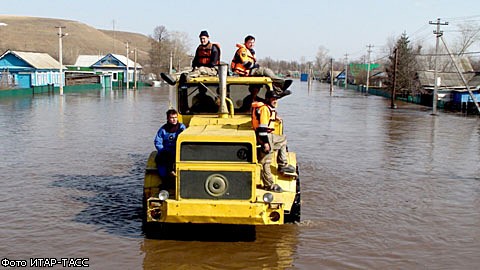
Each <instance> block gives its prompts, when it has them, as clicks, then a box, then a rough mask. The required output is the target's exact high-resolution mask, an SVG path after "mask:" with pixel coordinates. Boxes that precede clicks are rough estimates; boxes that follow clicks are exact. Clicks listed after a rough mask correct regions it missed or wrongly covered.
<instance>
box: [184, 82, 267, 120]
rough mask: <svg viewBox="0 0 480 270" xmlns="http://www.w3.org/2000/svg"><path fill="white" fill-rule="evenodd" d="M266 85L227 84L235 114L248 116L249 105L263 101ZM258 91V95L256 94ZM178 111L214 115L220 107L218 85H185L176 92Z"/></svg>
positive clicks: (228, 94) (228, 96)
mask: <svg viewBox="0 0 480 270" xmlns="http://www.w3.org/2000/svg"><path fill="white" fill-rule="evenodd" d="M267 88H268V86H267V85H260V84H259V85H252V84H229V85H227V98H230V99H231V100H232V102H233V107H234V110H235V114H249V113H250V107H251V103H252V102H253V101H255V100H257V101H263V98H264V97H265V92H266V91H267ZM254 89H258V94H256V97H254V96H255V94H254V93H253V92H256V90H254ZM178 95H179V96H178V101H179V111H180V113H181V114H216V113H218V109H219V106H220V98H219V97H220V90H219V86H218V84H203V83H202V84H187V87H183V88H180V89H179V91H178Z"/></svg>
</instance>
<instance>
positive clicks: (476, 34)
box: [455, 22, 480, 54]
mask: <svg viewBox="0 0 480 270" xmlns="http://www.w3.org/2000/svg"><path fill="white" fill-rule="evenodd" d="M458 30H459V32H460V34H461V35H460V37H459V39H458V42H457V45H456V46H455V47H456V48H455V50H456V51H457V52H458V54H462V53H464V52H466V51H467V50H468V48H469V47H470V46H472V44H473V43H475V42H477V41H479V40H480V26H479V25H478V24H477V23H474V22H469V23H468V24H460V25H459V26H458Z"/></svg>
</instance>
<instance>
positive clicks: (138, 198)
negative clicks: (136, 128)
mask: <svg viewBox="0 0 480 270" xmlns="http://www.w3.org/2000/svg"><path fill="white" fill-rule="evenodd" d="M131 158H132V159H134V160H135V162H134V166H133V168H131V170H130V171H129V172H128V174H125V175H54V179H56V180H54V181H53V182H52V184H51V185H52V186H53V187H61V188H67V189H75V190H79V191H86V192H87V193H85V192H82V193H80V194H81V195H72V196H70V197H67V198H65V199H66V200H74V201H78V202H81V203H83V204H84V205H85V207H84V208H83V210H81V211H80V212H79V213H78V214H76V216H75V217H74V218H73V220H74V221H75V222H80V223H84V224H91V225H95V226H96V227H97V229H98V230H101V231H106V232H108V233H111V234H114V235H118V236H123V237H142V233H141V231H140V230H139V229H140V227H141V222H142V219H141V214H142V188H143V175H144V168H145V156H142V155H132V156H131Z"/></svg>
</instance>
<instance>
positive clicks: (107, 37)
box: [0, 15, 150, 65]
mask: <svg viewBox="0 0 480 270" xmlns="http://www.w3.org/2000/svg"><path fill="white" fill-rule="evenodd" d="M55 26H65V27H66V28H64V29H63V32H64V33H68V36H65V37H64V38H63V40H62V41H63V63H64V64H66V65H71V64H74V63H75V60H76V59H77V56H78V55H80V54H102V55H103V54H107V53H117V54H123V55H125V54H126V47H125V41H127V40H128V41H129V44H130V45H129V46H130V48H131V49H132V50H133V49H134V48H138V56H137V57H138V59H137V60H138V62H139V63H140V64H142V65H145V64H147V63H148V51H149V48H150V42H149V38H148V37H147V36H145V35H142V34H138V33H129V32H119V31H115V33H114V32H113V31H109V30H99V29H96V28H94V27H91V26H89V25H87V24H84V23H81V22H77V21H71V20H63V19H51V18H38V17H25V16H13V15H0V52H1V53H3V52H5V51H6V50H8V49H10V50H18V51H30V52H45V53H48V54H50V55H51V56H52V57H53V58H55V59H58V29H57V28H55ZM114 36H115V39H114V38H113V37H114ZM130 58H131V59H133V54H130Z"/></svg>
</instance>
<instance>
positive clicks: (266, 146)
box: [252, 91, 296, 192]
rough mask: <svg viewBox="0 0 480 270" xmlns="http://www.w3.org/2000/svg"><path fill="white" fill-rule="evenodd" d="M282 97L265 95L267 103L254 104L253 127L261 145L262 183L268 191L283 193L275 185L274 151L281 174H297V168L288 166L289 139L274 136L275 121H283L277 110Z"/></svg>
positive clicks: (259, 159) (271, 93)
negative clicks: (273, 171)
mask: <svg viewBox="0 0 480 270" xmlns="http://www.w3.org/2000/svg"><path fill="white" fill-rule="evenodd" d="M279 98H280V97H279V96H278V95H277V94H276V93H275V92H273V91H268V92H267V93H266V94H265V103H263V102H254V103H252V126H253V129H254V130H255V133H256V135H257V141H258V143H259V144H260V149H261V150H260V151H259V155H258V161H259V163H260V164H261V165H262V168H263V170H262V173H261V177H262V181H263V183H264V186H265V188H266V189H267V190H271V191H275V192H282V191H283V190H282V188H281V187H280V186H279V185H277V184H274V181H273V176H272V172H271V170H270V164H271V163H272V153H273V151H278V153H277V164H278V168H277V171H278V172H279V173H281V174H287V175H293V174H295V171H296V169H295V167H294V166H292V165H290V164H288V160H287V137H286V136H285V135H283V134H282V135H278V134H274V133H273V131H274V130H275V121H281V119H280V118H279V117H278V115H277V112H276V110H275V108H276V107H277V105H278V99H279Z"/></svg>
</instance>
